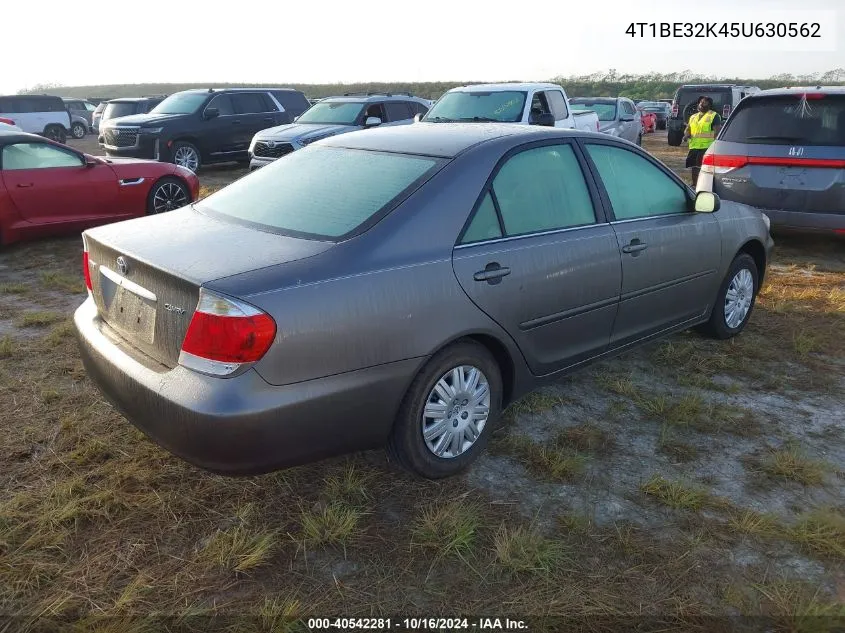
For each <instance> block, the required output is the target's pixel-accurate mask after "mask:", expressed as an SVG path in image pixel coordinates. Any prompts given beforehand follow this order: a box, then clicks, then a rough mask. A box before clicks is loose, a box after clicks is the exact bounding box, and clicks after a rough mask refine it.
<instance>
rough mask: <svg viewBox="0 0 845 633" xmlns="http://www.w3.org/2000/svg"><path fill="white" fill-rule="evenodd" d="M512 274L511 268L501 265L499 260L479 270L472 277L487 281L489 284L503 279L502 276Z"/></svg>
mask: <svg viewBox="0 0 845 633" xmlns="http://www.w3.org/2000/svg"><path fill="white" fill-rule="evenodd" d="M510 274H511V269H510V268H504V267H502V266H500V265H499V262H490V263H489V264H487V265H486V266H485V267H484V270H479V271H478V272H477V273H475V274H474V275H473V276H472V278H473V279H475V280H476V281H486V282H487V283H488V284H497V283H499V282H501V281H502V277H507V276H508V275H510Z"/></svg>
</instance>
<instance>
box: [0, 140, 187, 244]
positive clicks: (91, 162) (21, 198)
mask: <svg viewBox="0 0 845 633" xmlns="http://www.w3.org/2000/svg"><path fill="white" fill-rule="evenodd" d="M198 194H199V180H198V179H197V177H196V176H195V175H194V174H193V172H191V171H189V170H187V169H185V168H183V167H179V166H177V165H173V164H170V163H159V162H156V161H151V160H137V159H118V158H97V157H94V156H89V155H88V154H83V153H82V152H78V151H76V150H75V149H73V148H71V147H68V146H66V145H62V144H60V143H55V142H53V141H49V140H47V139H45V138H43V137H41V136H36V135H35V134H25V133H23V132H17V131H0V245H4V244H11V243H12V242H16V241H18V240H24V239H30V238H36V237H46V236H48V235H58V234H61V233H79V232H81V231H83V230H84V229H86V228H88V227H92V226H97V225H99V224H108V223H110V222H117V221H119V220H127V219H129V218H134V217H138V216H142V215H144V214H147V213H161V212H164V211H169V210H171V209H176V208H179V207H183V206H185V205H186V204H189V203H191V202H193V201H194V200H196V199H197V195H198Z"/></svg>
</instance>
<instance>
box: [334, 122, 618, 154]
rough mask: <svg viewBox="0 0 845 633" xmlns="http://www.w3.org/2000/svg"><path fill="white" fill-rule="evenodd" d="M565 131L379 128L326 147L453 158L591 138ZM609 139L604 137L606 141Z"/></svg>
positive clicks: (490, 126)
mask: <svg viewBox="0 0 845 633" xmlns="http://www.w3.org/2000/svg"><path fill="white" fill-rule="evenodd" d="M590 135H591V134H590V133H584V132H576V131H575V130H568V129H564V128H552V127H541V126H534V125H532V126H528V125H514V124H513V123H426V122H420V123H414V124H413V125H397V126H391V127H378V128H373V129H370V130H365V131H359V132H350V133H349V134H340V135H338V136H333V137H330V138H328V139H325V140H324V141H322V142H321V145H323V146H331V147H346V148H349V149H363V150H371V151H381V152H396V153H401V154H419V155H424V156H436V157H440V158H454V157H455V156H457V155H458V154H460V153H462V152H464V151H466V150H468V149H470V148H471V147H475V146H476V145H479V144H481V143H486V142H488V141H493V140H496V139H512V144H513V145H518V144H520V143H523V142H528V141H531V140H541V139H544V138H569V137H572V136H590ZM605 136H606V135H602V138H604V137H605Z"/></svg>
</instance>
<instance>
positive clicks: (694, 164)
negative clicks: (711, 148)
mask: <svg viewBox="0 0 845 633" xmlns="http://www.w3.org/2000/svg"><path fill="white" fill-rule="evenodd" d="M706 151H707V150H706V149H691V150H690V151H689V154H687V162H686V166H687V167H689V168H690V169H691V172H692V173H691V174H690V181H691V182H692V188H693V189H695V186H696V185H697V184H698V174H699V172H701V161H702V160H703V159H704V152H706Z"/></svg>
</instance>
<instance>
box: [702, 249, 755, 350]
mask: <svg viewBox="0 0 845 633" xmlns="http://www.w3.org/2000/svg"><path fill="white" fill-rule="evenodd" d="M759 279H760V277H759V271H758V270H757V264H756V263H755V262H754V258H753V257H751V255H749V254H748V253H740V254H739V255H737V256H736V257H735V258H734V260H733V262H731V266H730V268H728V274H727V275H725V279H724V280H723V281H722V285H721V286H719V292H718V293H717V294H716V301H715V302H714V304H713V312H712V313H711V314H710V319H709V320H708V321H707V322H706V323H704V324H702V325H701V326H699V328H698V329H699V331H701V332H702V333H703V334H706V335H707V336H710V337H711V338H716V339H728V338H732V337H734V336H736V335H737V334H739V333H740V332H742V330H743V329H744V328H745V325H746V324H747V323H748V319H750V318H751V312H752V311H753V309H754V302H755V300H756V299H757V292H758V290H759ZM734 310H739V312H734Z"/></svg>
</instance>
